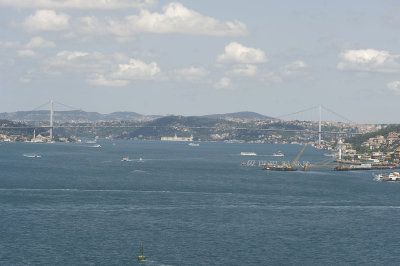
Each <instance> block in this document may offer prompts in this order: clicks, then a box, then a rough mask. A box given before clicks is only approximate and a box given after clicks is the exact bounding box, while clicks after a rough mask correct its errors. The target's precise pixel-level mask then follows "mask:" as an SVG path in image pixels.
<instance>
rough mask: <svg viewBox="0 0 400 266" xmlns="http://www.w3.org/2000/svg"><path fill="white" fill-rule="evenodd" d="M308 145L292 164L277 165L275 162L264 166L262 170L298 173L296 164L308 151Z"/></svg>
mask: <svg viewBox="0 0 400 266" xmlns="http://www.w3.org/2000/svg"><path fill="white" fill-rule="evenodd" d="M306 147H307V144H305V145H304V147H303V148H302V149H301V151H300V152H299V153H298V154H297V156H296V158H295V159H294V161H293V162H292V163H288V162H282V164H279V165H278V164H275V163H273V162H270V163H267V164H264V165H262V167H261V169H262V170H270V171H297V168H296V167H295V166H296V163H297V161H298V160H299V158H300V156H301V155H302V154H303V152H304V150H305V149H306Z"/></svg>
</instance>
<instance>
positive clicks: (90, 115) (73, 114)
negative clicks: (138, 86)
mask: <svg viewBox="0 0 400 266" xmlns="http://www.w3.org/2000/svg"><path fill="white" fill-rule="evenodd" d="M49 116H50V112H49V111H48V110H38V111H17V112H10V113H0V119H7V120H12V121H49ZM161 117H162V116H157V115H142V114H139V113H135V112H113V113H110V114H101V113H98V112H85V111H81V110H72V111H55V112H54V121H58V122H61V123H63V122H70V121H84V122H97V121H139V120H145V121H151V120H154V119H157V118H161ZM197 118H199V119H200V118H211V119H228V118H233V119H249V120H268V119H273V120H274V118H273V117H270V116H265V115H261V114H258V113H255V112H237V113H228V114H211V115H204V116H197ZM191 119H194V117H192V118H191Z"/></svg>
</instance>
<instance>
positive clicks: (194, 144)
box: [188, 142, 200, 147]
mask: <svg viewBox="0 0 400 266" xmlns="http://www.w3.org/2000/svg"><path fill="white" fill-rule="evenodd" d="M188 145H189V146H192V147H198V146H200V144H199V143H193V142H190V143H189V144H188Z"/></svg>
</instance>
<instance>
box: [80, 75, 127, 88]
mask: <svg viewBox="0 0 400 266" xmlns="http://www.w3.org/2000/svg"><path fill="white" fill-rule="evenodd" d="M86 82H87V83H89V84H91V85H96V86H107V87H125V86H126V85H128V84H129V81H127V80H121V79H109V80H108V79H106V78H105V77H104V76H103V75H101V74H94V75H93V77H92V78H91V79H87V80H86Z"/></svg>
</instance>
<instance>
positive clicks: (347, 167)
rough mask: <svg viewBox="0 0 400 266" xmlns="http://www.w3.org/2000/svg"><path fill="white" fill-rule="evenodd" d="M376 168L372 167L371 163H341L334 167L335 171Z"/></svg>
mask: <svg viewBox="0 0 400 266" xmlns="http://www.w3.org/2000/svg"><path fill="white" fill-rule="evenodd" d="M373 169H374V168H373V167H372V165H371V164H360V165H354V164H350V165H348V164H345V165H339V166H336V167H334V168H333V170H335V171H352V170H373Z"/></svg>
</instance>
